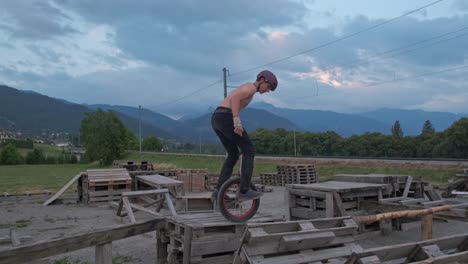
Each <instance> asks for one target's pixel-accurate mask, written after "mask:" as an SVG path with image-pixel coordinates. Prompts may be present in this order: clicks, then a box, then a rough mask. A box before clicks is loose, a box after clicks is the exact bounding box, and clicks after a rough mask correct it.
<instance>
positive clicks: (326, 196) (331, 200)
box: [286, 181, 389, 220]
mask: <svg viewBox="0 0 468 264" xmlns="http://www.w3.org/2000/svg"><path fill="white" fill-rule="evenodd" d="M388 192H389V189H388V185H387V184H375V183H361V182H342V181H328V182H322V183H313V184H289V185H286V199H287V200H288V204H289V213H290V219H291V220H296V219H314V218H319V217H334V216H344V215H348V213H347V211H348V210H359V206H360V203H361V201H362V200H365V199H372V200H375V201H377V200H379V199H380V198H382V197H383V195H386V194H388Z"/></svg>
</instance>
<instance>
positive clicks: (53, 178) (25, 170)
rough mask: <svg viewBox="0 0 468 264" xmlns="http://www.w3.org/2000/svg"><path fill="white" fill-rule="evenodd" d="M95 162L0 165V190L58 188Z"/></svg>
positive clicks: (19, 190) (17, 190) (95, 165)
mask: <svg viewBox="0 0 468 264" xmlns="http://www.w3.org/2000/svg"><path fill="white" fill-rule="evenodd" d="M97 167H98V165H97V164H53V165H8V166H5V165H3V166H0V192H10V193H13V192H25V191H39V190H50V191H53V190H58V189H60V188H61V187H62V186H64V185H65V184H66V183H67V182H68V181H69V180H71V179H72V178H73V176H75V175H76V174H77V173H79V172H81V171H85V170H86V169H89V168H97Z"/></svg>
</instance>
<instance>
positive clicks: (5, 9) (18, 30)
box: [0, 0, 77, 40]
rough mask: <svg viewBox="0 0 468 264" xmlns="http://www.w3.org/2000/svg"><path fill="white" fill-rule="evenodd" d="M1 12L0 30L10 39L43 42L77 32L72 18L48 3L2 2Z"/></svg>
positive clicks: (35, 0) (35, 1) (32, 0)
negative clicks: (43, 40)
mask: <svg viewBox="0 0 468 264" xmlns="http://www.w3.org/2000/svg"><path fill="white" fill-rule="evenodd" d="M0 10H1V11H0V18H1V21H2V22H0V30H2V31H5V32H6V33H7V34H9V35H10V38H23V39H36V40H37V39H39V40H42V39H48V38H51V37H54V36H62V35H66V34H72V33H76V32H77V30H76V28H74V27H73V25H72V20H71V18H70V17H69V16H68V15H67V14H66V13H64V12H63V11H62V10H61V9H59V8H58V7H57V6H55V5H52V4H51V3H50V2H47V1H41V0H31V1H2V2H1V3H0Z"/></svg>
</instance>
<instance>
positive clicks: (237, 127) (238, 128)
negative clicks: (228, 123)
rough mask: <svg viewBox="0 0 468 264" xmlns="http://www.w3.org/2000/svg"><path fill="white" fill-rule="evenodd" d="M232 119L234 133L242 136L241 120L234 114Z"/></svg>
mask: <svg viewBox="0 0 468 264" xmlns="http://www.w3.org/2000/svg"><path fill="white" fill-rule="evenodd" d="M232 121H233V122H234V133H236V134H237V135H239V136H241V137H242V133H244V128H243V127H242V122H241V120H240V118H239V117H238V116H235V117H234V118H233V119H232Z"/></svg>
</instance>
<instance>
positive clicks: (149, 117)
mask: <svg viewBox="0 0 468 264" xmlns="http://www.w3.org/2000/svg"><path fill="white" fill-rule="evenodd" d="M88 107H89V108H92V109H98V108H101V109H104V110H112V111H114V112H120V113H122V114H125V115H127V116H129V117H132V118H135V119H137V120H139V118H140V111H139V108H138V107H132V106H123V105H107V104H93V105H88ZM141 120H142V122H145V123H147V124H150V125H153V126H156V127H160V128H164V130H165V131H171V130H173V129H174V128H175V127H177V125H178V124H179V122H177V120H174V119H172V118H169V117H167V116H165V115H162V114H159V113H156V112H153V111H151V110H148V109H145V108H141Z"/></svg>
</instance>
